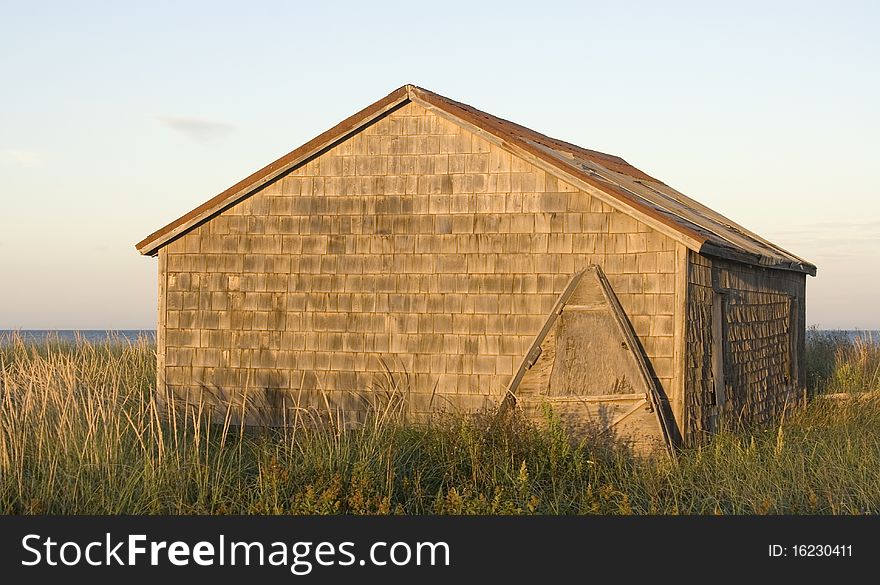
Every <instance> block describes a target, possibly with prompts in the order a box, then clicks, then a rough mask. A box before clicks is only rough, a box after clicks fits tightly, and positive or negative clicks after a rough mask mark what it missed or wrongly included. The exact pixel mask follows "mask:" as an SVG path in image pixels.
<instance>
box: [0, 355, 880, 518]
mask: <svg viewBox="0 0 880 585" xmlns="http://www.w3.org/2000/svg"><path fill="white" fill-rule="evenodd" d="M832 341H833V342H830V341H828V340H823V341H821V343H822V344H824V345H821V346H818V345H815V344H814V342H811V347H810V354H809V355H810V377H811V378H810V379H811V385H812V387H813V390H814V392H822V391H826V390H827V391H829V392H852V391H857V390H880V378H878V372H880V346H878V345H877V344H876V343H874V342H871V341H864V342H861V343H858V344H853V345H850V344H846V343H844V342H843V341H842V340H832ZM154 360H155V353H154V348H153V347H152V346H151V345H149V344H148V343H147V342H146V341H140V342H138V343H127V342H124V341H120V340H117V341H114V342H108V343H101V344H92V343H87V342H84V341H79V342H76V343H60V342H50V343H45V344H40V345H35V344H28V343H25V342H24V341H23V340H21V339H20V338H15V339H12V340H11V343H6V344H3V345H2V346H0V513H60V514H66V513H78V514H87V513H102V514H121V513H129V514H158V513H171V514H176V513H195V514H217V513H244V514H278V513H317V514H325V513H326V514H338V513H346V514H388V513H412V514H423V513H455V514H462V513H479V514H498V513H505V514H519V513H545V514H576V513H603V514H621V513H622V514H627V513H651V514H675V513H696V514H707V513H708V514H712V513H725V514H743V513H842V514H859V513H878V512H880V399H877V398H870V397H869V398H867V399H863V400H843V401H827V400H815V401H813V402H812V403H811V404H810V405H809V406H808V407H807V408H805V409H802V410H799V411H796V412H791V413H789V414H788V415H787V416H786V418H785V420H783V421H781V422H779V424H778V425H777V426H775V427H773V428H766V429H760V430H758V431H756V432H755V433H754V434H753V435H746V434H723V435H720V436H718V437H717V438H715V439H714V440H713V441H712V443H711V444H710V445H708V446H706V447H704V448H701V449H698V450H693V451H689V452H686V453H683V454H682V456H681V457H680V459H679V462H678V463H677V464H672V463H669V462H667V461H643V460H637V459H634V458H632V457H631V456H630V454H629V453H628V452H627V451H626V450H625V449H622V448H620V447H617V446H615V445H614V444H610V443H609V442H607V441H602V440H598V439H597V438H596V437H593V438H588V439H585V440H584V441H582V442H580V443H579V444H573V443H572V442H571V441H570V440H569V438H568V437H567V436H566V435H565V433H564V432H563V430H562V429H561V427H560V426H559V425H558V424H555V422H554V421H553V420H552V418H551V420H550V421H549V424H548V425H546V426H543V427H541V428H536V427H534V426H532V425H530V424H528V423H526V422H525V421H522V420H519V419H517V418H515V417H514V418H511V419H505V420H504V421H502V422H499V421H498V420H496V419H494V418H493V417H491V416H489V415H484V416H477V417H461V416H451V415H448V416H438V417H437V418H436V419H435V420H433V421H431V422H430V423H428V424H425V425H420V426H413V425H410V424H407V423H406V421H405V419H404V417H403V416H402V412H403V408H402V406H401V405H402V403H401V401H400V400H399V399H397V398H395V397H399V396H401V395H402V393H403V392H404V390H405V389H404V388H402V387H397V388H394V387H393V384H392V391H391V392H390V394H388V395H387V396H386V399H385V400H380V401H376V402H375V403H374V405H373V408H372V409H371V412H370V414H369V416H368V417H367V424H365V425H363V426H361V427H359V428H357V429H354V430H347V431H344V430H343V429H342V428H341V426H342V425H340V424H334V423H333V422H332V421H333V420H334V419H333V417H332V416H326V414H327V413H317V412H315V413H309V412H304V413H302V416H303V417H304V418H303V420H305V419H309V420H323V421H325V422H324V423H322V424H309V425H299V424H297V425H293V426H292V427H290V428H284V429H282V430H274V431H263V432H260V433H254V432H246V431H245V430H244V429H242V428H241V427H239V426H237V425H234V424H230V423H229V420H228V419H227V424H225V425H210V424H206V423H205V422H204V420H202V418H201V417H200V416H199V414H198V412H192V411H190V412H189V414H186V415H179V416H177V417H175V418H173V419H171V420H167V419H166V418H164V417H162V416H161V415H160V414H159V410H158V408H157V406H156V403H155V401H154V399H153V395H152V387H153V380H154V374H155V371H154V363H155V361H154Z"/></svg>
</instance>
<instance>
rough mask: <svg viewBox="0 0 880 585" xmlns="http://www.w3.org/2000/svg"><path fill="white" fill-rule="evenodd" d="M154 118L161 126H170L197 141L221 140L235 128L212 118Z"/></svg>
mask: <svg viewBox="0 0 880 585" xmlns="http://www.w3.org/2000/svg"><path fill="white" fill-rule="evenodd" d="M156 119H157V120H159V122H160V123H161V124H162V125H163V126H165V127H167V128H171V129H172V130H174V131H175V132H179V133H181V134H183V135H184V136H186V137H187V138H191V139H193V140H196V141H198V142H211V141H214V140H221V139H223V138H226V137H227V136H229V135H231V134H233V133H234V132H235V131H236V130H237V128H236V127H235V126H234V125H232V124H227V123H225V122H215V121H213V120H205V119H202V118H192V117H188V116H157V118H156Z"/></svg>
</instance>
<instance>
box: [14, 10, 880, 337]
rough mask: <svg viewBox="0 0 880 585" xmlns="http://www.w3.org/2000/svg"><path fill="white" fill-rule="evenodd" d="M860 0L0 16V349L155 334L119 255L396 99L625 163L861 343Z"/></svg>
mask: <svg viewBox="0 0 880 585" xmlns="http://www.w3.org/2000/svg"><path fill="white" fill-rule="evenodd" d="M878 27H880V3H878V2H834V3H830V2H829V3H821V4H819V3H813V2H768V1H763V2H725V3H719V2H607V1H603V2H595V3H593V2H570V3H568V2H560V3H554V2H524V3H521V4H517V3H514V2H497V3H489V2H474V1H470V2H453V1H445V2H440V3H437V2H434V3H425V2H385V3H383V2H352V3H344V2H302V3H297V2H260V1H256V0H255V1H250V2H236V3H228V2H204V3H196V2H183V1H176V2H160V1H151V2H139V3H133V2H87V1H81V2H55V3H51V2H39V1H33V2H30V1H29V2H20V1H15V2H8V1H6V0H0V104H2V107H0V197H2V201H0V203H2V206H0V283H2V284H0V328H19V327H20V328H99V329H100V328H153V327H155V322H156V260H155V259H150V258H143V257H140V256H139V255H138V254H137V252H136V251H135V250H134V247H133V244H134V243H135V242H137V241H139V240H140V239H141V238H142V237H144V236H145V235H147V234H148V233H150V232H152V231H154V230H155V229H157V228H159V227H160V226H162V225H164V224H165V223H167V222H168V221H170V220H172V219H174V218H176V217H177V216H179V215H181V214H183V213H184V212H186V211H188V210H189V209H191V208H192V207H195V206H196V205H198V204H200V203H201V202H203V201H204V200H206V199H208V198H209V197H211V196H213V195H215V194H216V193H218V192H220V191H222V190H223V189H225V188H226V187H228V186H229V185H231V184H233V183H234V182H236V181H238V180H239V179H241V178H243V177H244V176H246V175H247V174H249V173H251V172H252V171H254V170H256V169H257V168H260V167H262V166H263V165H265V164H266V163H268V162H270V161H271V160H274V159H275V158H277V157H278V156H280V155H281V154H284V153H285V152H287V151H289V150H291V149H293V148H294V147H296V146H298V145H299V144H301V143H303V142H305V141H306V140H308V139H310V138H311V137H313V136H315V135H316V134H318V133H320V132H322V131H323V130H325V129H327V128H329V127H330V126H332V125H333V124H335V123H336V122H338V121H340V120H341V119H343V118H345V117H347V116H348V115H350V114H351V113H353V112H355V111H356V110H358V109H360V108H361V107H363V106H365V105H367V104H369V103H371V102H372V101H374V100H376V99H378V98H379V97H381V96H383V95H385V94H387V93H388V92H389V91H391V90H392V89H394V88H396V87H399V86H400V85H403V84H404V83H416V84H418V85H421V86H423V87H426V88H428V89H431V90H433V91H436V92H438V93H441V94H444V95H447V96H449V97H452V98H454V99H457V100H460V101H464V102H466V103H470V104H472V105H474V106H476V107H479V108H481V109H484V110H487V111H489V112H492V113H494V114H496V115H500V116H502V117H506V118H509V119H512V120H514V121H517V122H519V123H522V124H525V125H526V126H529V127H532V128H535V129H537V130H539V131H542V132H544V133H546V134H550V135H552V136H556V137H559V138H563V139H566V140H569V141H571V142H574V143H577V144H580V145H582V146H585V147H588V148H594V149H597V150H602V151H606V152H611V153H614V154H618V155H620V156H623V157H624V158H625V159H627V160H628V161H629V162H631V163H633V164H634V165H636V166H638V167H640V168H642V169H643V170H645V171H647V172H648V173H650V174H652V175H654V176H657V177H659V178H660V179H661V180H663V181H664V182H666V183H668V184H670V185H672V186H673V187H675V188H677V189H679V190H680V191H683V192H684V193H687V194H688V195H690V196H692V197H694V198H696V199H698V200H700V201H702V202H703V203H706V204H707V205H709V206H710V207H713V208H715V209H717V210H719V211H721V212H722V213H724V214H726V215H728V216H729V217H731V218H732V219H734V220H736V221H738V222H740V223H742V224H744V225H746V226H747V227H749V228H751V229H753V230H755V231H757V232H759V233H761V234H762V235H764V236H765V237H768V238H770V239H771V240H774V241H776V242H777V243H779V244H780V245H782V246H783V247H785V248H788V249H790V250H791V251H793V252H795V253H796V254H798V255H800V256H803V257H805V258H807V259H809V260H811V261H813V262H814V263H816V264H817V265H818V266H819V277H818V278H816V279H812V278H810V279H808V285H807V290H808V316H807V317H808V322H809V323H812V324H818V325H820V326H822V327H831V328H838V327H840V328H850V327H859V328H875V329H877V328H880V308H878V297H880V295H878V291H880V182H878V181H877V180H876V179H875V177H874V176H873V175H874V174H875V173H876V169H877V165H878V162H877V161H878V157H880V34H878V33H877V30H878Z"/></svg>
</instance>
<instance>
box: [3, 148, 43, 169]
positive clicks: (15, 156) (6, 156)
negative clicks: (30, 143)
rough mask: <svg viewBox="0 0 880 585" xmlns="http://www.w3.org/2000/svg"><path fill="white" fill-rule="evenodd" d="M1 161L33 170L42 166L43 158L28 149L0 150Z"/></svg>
mask: <svg viewBox="0 0 880 585" xmlns="http://www.w3.org/2000/svg"><path fill="white" fill-rule="evenodd" d="M0 161H3V162H6V163H10V164H13V165H15V166H18V167H24V168H26V169H31V168H34V167H38V166H40V164H41V163H42V162H43V158H42V157H41V156H40V155H39V153H37V152H36V151H33V150H28V149H26V148H4V149H2V150H0Z"/></svg>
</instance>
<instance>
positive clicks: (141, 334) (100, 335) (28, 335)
mask: <svg viewBox="0 0 880 585" xmlns="http://www.w3.org/2000/svg"><path fill="white" fill-rule="evenodd" d="M15 335H18V336H19V337H21V338H22V339H24V340H25V341H26V342H28V343H44V342H46V341H47V340H52V341H61V342H76V341H77V340H80V339H81V340H83V341H88V342H92V343H103V342H105V341H120V342H126V343H127V342H136V341H137V340H138V339H141V338H146V339H147V340H148V341H150V342H155V341H156V330H155V329H0V345H6V344H8V343H9V341H10V340H11V339H12V338H13V336H15ZM817 335H834V336H839V337H842V338H845V339H849V340H851V341H855V340H856V339H857V338H861V339H867V340H871V341H874V342H878V343H880V330H876V329H816V328H810V329H807V338H810V337H813V336H817Z"/></svg>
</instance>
